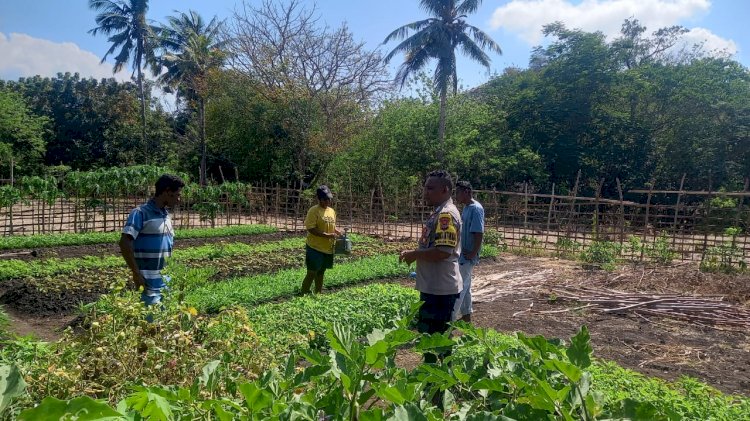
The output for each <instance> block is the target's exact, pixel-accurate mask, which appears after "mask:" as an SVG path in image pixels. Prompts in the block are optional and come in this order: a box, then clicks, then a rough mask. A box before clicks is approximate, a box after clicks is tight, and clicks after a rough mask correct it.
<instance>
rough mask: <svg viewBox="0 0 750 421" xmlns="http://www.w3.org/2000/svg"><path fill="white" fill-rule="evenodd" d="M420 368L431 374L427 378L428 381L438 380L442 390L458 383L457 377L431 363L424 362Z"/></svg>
mask: <svg viewBox="0 0 750 421" xmlns="http://www.w3.org/2000/svg"><path fill="white" fill-rule="evenodd" d="M419 370H422V371H425V372H427V373H428V374H429V376H428V377H427V378H426V379H425V381H427V382H438V383H439V385H440V390H445V389H447V388H449V387H453V386H454V385H455V384H456V379H455V378H454V377H453V376H452V375H451V374H450V373H448V372H446V371H444V369H442V368H440V367H436V366H433V365H429V364H422V365H420V366H419Z"/></svg>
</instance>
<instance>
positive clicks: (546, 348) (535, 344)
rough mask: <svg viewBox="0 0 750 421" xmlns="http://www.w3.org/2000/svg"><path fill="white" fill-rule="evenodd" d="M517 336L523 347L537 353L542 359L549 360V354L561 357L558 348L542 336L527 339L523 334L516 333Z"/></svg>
mask: <svg viewBox="0 0 750 421" xmlns="http://www.w3.org/2000/svg"><path fill="white" fill-rule="evenodd" d="M517 336H518V339H519V340H520V341H521V342H522V343H523V344H524V345H526V346H527V347H528V348H529V349H531V350H534V351H537V352H538V353H539V355H540V356H541V357H542V358H545V359H546V358H549V354H554V355H561V352H560V348H559V347H558V346H557V345H555V344H554V343H552V342H550V340H548V339H547V338H545V337H544V336H542V335H537V336H534V337H532V338H529V337H528V336H526V335H524V334H523V333H521V332H518V333H517Z"/></svg>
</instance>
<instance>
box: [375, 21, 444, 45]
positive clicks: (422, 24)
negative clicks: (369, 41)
mask: <svg viewBox="0 0 750 421" xmlns="http://www.w3.org/2000/svg"><path fill="white" fill-rule="evenodd" d="M434 21H435V19H433V18H429V19H423V20H419V21H416V22H412V23H407V24H406V25H404V26H401V27H399V28H397V29H396V30H395V31H393V32H391V33H390V34H388V36H387V37H385V39H384V40H383V44H388V43H389V42H391V41H393V40H396V39H404V38H406V37H408V36H409V31H414V32H419V31H421V30H422V29H424V28H426V27H428V26H429V25H431V24H433V23H434Z"/></svg>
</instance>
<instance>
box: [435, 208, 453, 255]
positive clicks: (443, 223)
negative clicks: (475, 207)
mask: <svg viewBox="0 0 750 421" xmlns="http://www.w3.org/2000/svg"><path fill="white" fill-rule="evenodd" d="M435 245H436V246H447V247H456V246H457V245H458V233H457V232H456V224H455V223H454V222H453V216H452V215H451V214H450V213H449V212H441V213H440V216H438V221H437V226H436V227H435Z"/></svg>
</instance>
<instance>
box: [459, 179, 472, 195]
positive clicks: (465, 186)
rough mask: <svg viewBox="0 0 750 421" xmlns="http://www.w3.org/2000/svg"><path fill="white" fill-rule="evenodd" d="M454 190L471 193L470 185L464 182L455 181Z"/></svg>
mask: <svg viewBox="0 0 750 421" xmlns="http://www.w3.org/2000/svg"><path fill="white" fill-rule="evenodd" d="M456 189H461V190H464V191H467V192H469V193H471V191H472V189H471V183H469V182H468V181H466V180H459V181H456Z"/></svg>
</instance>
